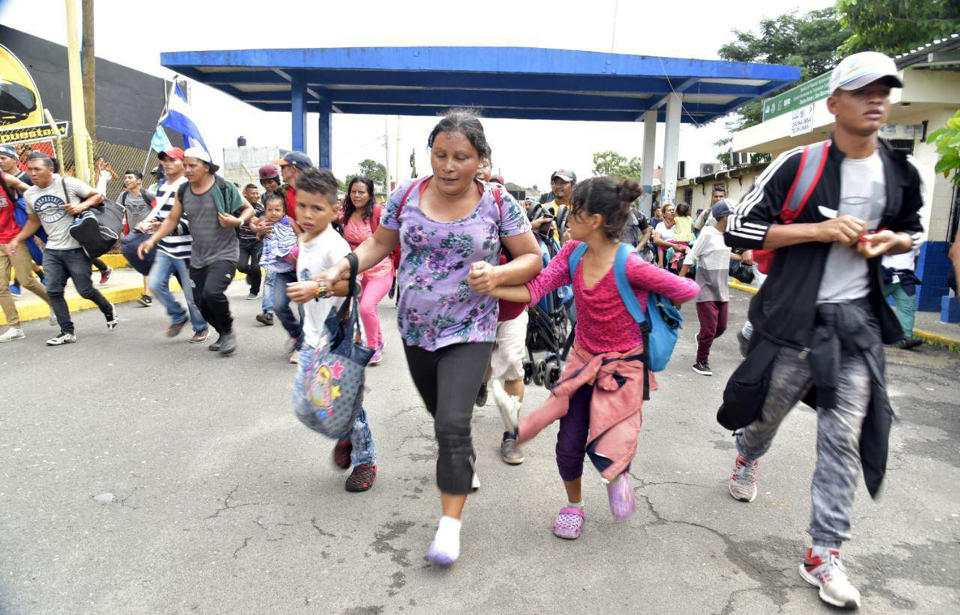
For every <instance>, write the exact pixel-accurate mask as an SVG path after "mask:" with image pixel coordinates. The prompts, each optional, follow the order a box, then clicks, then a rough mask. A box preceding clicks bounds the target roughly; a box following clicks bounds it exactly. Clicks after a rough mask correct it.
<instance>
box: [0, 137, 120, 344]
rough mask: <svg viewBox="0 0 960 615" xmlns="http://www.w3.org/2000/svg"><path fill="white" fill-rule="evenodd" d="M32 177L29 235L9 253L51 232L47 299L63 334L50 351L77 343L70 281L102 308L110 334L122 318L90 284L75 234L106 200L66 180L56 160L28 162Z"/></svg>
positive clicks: (40, 156) (36, 156) (39, 157)
mask: <svg viewBox="0 0 960 615" xmlns="http://www.w3.org/2000/svg"><path fill="white" fill-rule="evenodd" d="M27 172H28V173H29V174H30V179H31V180H33V186H31V187H30V189H29V190H27V191H26V192H25V193H24V195H23V199H24V202H25V204H26V206H27V214H28V219H27V223H26V224H25V225H24V227H23V230H21V231H20V233H19V234H18V235H17V236H16V237H14V238H13V240H12V241H11V242H10V244H9V245H8V246H7V252H14V253H15V252H16V251H17V247H18V246H19V244H20V242H21V241H23V240H24V239H27V238H29V237H31V236H33V234H34V233H36V232H37V229H39V228H40V226H41V225H42V226H43V230H44V231H46V233H47V243H46V246H45V247H44V250H43V265H44V270H45V272H46V287H47V295H48V296H49V297H50V306H51V307H52V308H53V312H54V313H55V314H56V315H57V323H58V324H59V325H60V334H59V335H57V336H55V337H53V338H51V339H49V340H47V346H61V345H63V344H73V343H75V342H76V341H77V336H76V335H75V332H74V327H73V321H72V320H70V308H69V307H68V306H67V301H66V299H65V298H64V289H65V288H66V286H67V279H68V278H69V279H70V280H73V285H74V287H75V288H76V289H77V292H78V293H79V294H80V296H81V297H83V298H84V299H89V300H90V301H93V302H94V303H95V304H97V307H98V308H100V311H101V312H103V316H104V318H106V320H107V329H109V330H113V329H116V327H117V324H118V321H117V313H116V309H115V308H114V306H113V304H112V303H110V302H109V301H107V299H106V297H104V296H103V295H102V294H101V293H100V291H99V290H97V289H96V288H94V287H93V281H92V280H91V279H90V258H89V257H88V256H87V254H86V252H84V250H83V248H81V247H80V243H79V242H77V240H76V239H74V238H73V237H72V236H71V235H70V227H71V226H72V225H73V220H74V216H76V215H78V214H81V213H83V212H84V211H86V210H87V209H90V208H91V207H93V206H95V205H98V204H99V203H101V202H103V195H102V194H100V193H98V192H97V191H96V190H94V189H93V188H91V187H90V186H88V185H86V184H84V183H83V182H81V181H80V180H78V179H74V178H72V177H60V176H59V175H56V174H54V172H53V160H52V159H51V158H50V157H49V156H47V155H46V154H44V153H42V152H34V153H32V154H30V156H29V157H28V158H27Z"/></svg>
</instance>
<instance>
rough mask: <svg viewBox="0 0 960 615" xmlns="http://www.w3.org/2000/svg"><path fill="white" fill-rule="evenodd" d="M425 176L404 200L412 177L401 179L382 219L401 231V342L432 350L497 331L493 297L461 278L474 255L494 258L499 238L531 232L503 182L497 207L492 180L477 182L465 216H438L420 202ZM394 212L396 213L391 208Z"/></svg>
mask: <svg viewBox="0 0 960 615" xmlns="http://www.w3.org/2000/svg"><path fill="white" fill-rule="evenodd" d="M429 179H430V178H429V177H428V178H426V179H425V180H413V181H416V182H419V184H418V185H417V186H416V187H415V188H414V189H413V190H409V192H410V194H409V195H408V196H407V200H406V203H404V204H403V208H402V209H401V208H400V201H401V200H402V199H403V196H404V194H406V193H407V192H408V189H409V188H410V186H411V184H412V183H413V182H409V181H408V182H404V183H403V184H401V185H400V186H399V187H398V188H397V189H396V190H394V192H393V194H391V195H390V198H389V199H388V200H387V204H386V206H385V207H384V208H383V217H382V219H381V221H380V224H382V225H383V226H384V227H386V228H388V229H391V230H395V231H399V232H400V245H401V248H400V253H401V259H400V267H399V268H398V269H397V288H399V289H401V292H400V303H399V305H398V308H397V324H398V325H399V327H400V334H401V335H402V336H403V340H404V342H405V343H406V344H407V345H409V346H419V347H420V348H423V349H425V350H437V349H438V348H443V347H445V346H450V345H453V344H461V343H465V342H493V341H495V339H496V337H497V315H498V307H497V300H496V299H495V298H494V297H490V296H488V295H480V294H477V293H475V292H473V291H472V290H470V286H469V285H468V284H467V276H468V275H469V273H470V266H471V265H472V264H473V263H474V262H477V261H486V262H488V263H490V264H491V265H494V266H496V265H498V264H499V258H500V238H501V237H513V236H516V235H522V234H523V233H526V232H529V231H530V221H529V220H527V215H526V213H524V211H523V208H521V207H520V205H519V204H518V203H517V202H516V201H515V200H514V199H513V197H512V196H510V194H509V193H508V192H507V191H506V190H504V189H503V188H499V190H500V194H501V204H502V205H501V206H498V205H497V201H496V199H495V198H494V193H493V186H491V185H490V184H486V183H482V182H481V183H478V184H477V186H478V187H479V189H480V190H482V193H480V195H479V196H480V201H479V202H478V203H477V206H476V208H475V209H474V210H473V211H472V212H471V213H470V214H468V215H467V216H466V217H464V218H460V219H459V220H453V221H451V222H440V221H438V220H434V219H432V218H429V217H427V216H426V214H424V213H423V211H421V209H420V197H421V195H422V194H423V190H424V189H425V188H426V186H427V182H428V181H429ZM398 210H400V218H399V220H398V219H397V211H398Z"/></svg>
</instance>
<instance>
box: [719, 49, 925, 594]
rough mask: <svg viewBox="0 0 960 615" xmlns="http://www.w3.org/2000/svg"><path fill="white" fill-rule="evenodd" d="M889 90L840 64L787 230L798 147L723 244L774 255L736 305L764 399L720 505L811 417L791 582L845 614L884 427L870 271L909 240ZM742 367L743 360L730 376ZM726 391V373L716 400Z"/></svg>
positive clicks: (780, 161)
mask: <svg viewBox="0 0 960 615" xmlns="http://www.w3.org/2000/svg"><path fill="white" fill-rule="evenodd" d="M891 87H903V84H902V82H901V81H900V78H899V75H898V71H897V68H896V66H895V65H894V63H893V61H892V60H891V59H890V58H888V57H886V56H884V55H882V54H880V53H876V52H864V53H858V54H855V55H852V56H850V57H847V58H844V59H843V60H842V61H841V62H840V64H839V65H838V66H837V67H836V68H835V69H834V71H833V74H832V75H831V79H830V92H831V95H830V97H829V98H828V99H827V107H828V109H829V110H830V113H832V114H833V115H834V116H835V118H836V126H835V132H834V135H833V137H832V141H831V143H830V144H829V146H828V148H827V150H826V161H825V163H824V166H823V169H822V175H821V176H820V179H819V181H817V182H816V183H815V184H814V187H813V192H812V193H811V196H810V198H809V199H808V200H807V201H806V204H805V206H804V207H803V209H802V211H801V212H800V213H799V215H798V217H797V218H796V219H795V220H794V221H793V223H791V224H784V223H783V222H782V217H781V210H782V208H783V206H784V203H785V202H786V201H787V200H788V198H789V196H790V193H791V191H792V190H793V187H794V183H795V178H796V177H797V171H798V169H799V168H800V165H801V157H802V156H803V151H804V148H802V147H798V148H795V149H793V150H790V151H788V152H785V153H784V154H782V155H781V156H780V157H779V158H777V159H776V160H775V161H774V162H773V163H772V164H771V165H770V166H769V167H768V168H767V169H766V170H765V171H764V173H763V174H762V175H761V176H760V177H759V178H758V180H757V183H756V185H755V186H754V187H753V188H752V189H751V190H750V191H749V192H748V193H747V194H746V195H745V196H744V197H743V199H742V200H741V201H740V203H739V205H738V206H737V207H736V208H735V209H734V212H733V214H732V215H731V216H730V221H729V223H728V226H727V230H726V233H725V241H726V242H727V244H728V245H730V246H731V247H734V248H743V249H754V250H756V249H768V250H775V251H776V252H775V254H774V260H773V265H772V268H771V270H770V275H769V277H768V278H767V280H766V283H765V284H764V285H763V287H762V288H761V289H760V292H759V293H758V295H757V296H756V297H755V298H754V299H753V301H752V302H751V305H750V321H751V322H752V323H753V327H754V334H753V336H752V337H751V340H750V353H751V355H752V354H753V353H760V354H761V355H763V354H764V353H766V354H767V356H769V358H770V360H769V361H768V364H769V365H771V366H772V367H771V368H769V369H768V371H767V377H766V378H765V379H762V380H760V382H763V383H764V386H765V389H766V390H765V391H763V390H761V391H760V395H761V396H763V395H765V397H763V404H762V408H760V411H759V416H755V417H754V420H753V422H751V423H750V424H748V425H747V426H746V427H744V428H743V429H742V430H741V431H740V432H739V433H738V434H737V449H738V453H739V454H738V456H737V460H736V465H735V466H734V472H733V476H732V478H731V480H730V484H729V489H730V494H731V495H732V496H733V497H734V498H736V499H738V500H742V501H746V502H750V501H753V499H754V498H755V497H756V494H757V487H756V471H757V464H758V462H757V460H758V459H759V458H760V456H762V455H763V454H764V453H765V452H766V451H767V450H768V448H769V447H770V444H771V442H772V440H773V437H774V436H775V435H776V432H777V429H778V427H779V426H780V423H781V421H782V420H783V418H784V417H785V416H786V415H787V413H788V412H789V411H790V409H791V408H792V407H793V406H794V405H795V404H796V403H797V402H798V401H800V400H801V399H804V400H805V401H807V403H809V404H811V405H812V406H814V407H815V408H816V409H817V465H816V470H815V472H814V475H813V484H812V489H811V499H812V512H811V519H810V527H809V529H808V530H807V531H808V533H809V534H810V535H811V537H812V541H813V548H812V549H808V550H807V553H806V558H805V561H804V562H803V564H801V566H800V574H801V576H802V577H803V578H804V579H805V580H807V581H808V582H810V583H811V584H813V585H815V586H817V587H819V588H820V598H821V599H822V600H824V601H825V602H827V603H829V604H833V605H835V606H841V607H848V608H850V607H858V606H859V605H860V593H859V591H858V590H857V588H856V587H854V586H853V585H852V584H851V583H850V581H849V580H848V578H847V576H846V573H845V570H844V567H843V563H842V559H841V557H840V551H839V549H840V545H841V544H842V543H843V542H844V541H846V540H849V539H850V513H851V509H852V507H853V499H854V491H855V489H856V483H857V480H858V478H859V473H860V467H861V463H862V467H863V471H864V480H865V482H866V484H867V488H868V489H869V491H870V494H871V495H872V496H876V493H877V491H878V489H879V487H880V484H881V482H882V480H883V475H884V472H885V468H886V457H887V437H888V435H889V429H890V423H891V421H892V418H893V412H892V410H891V408H890V404H889V400H888V399H887V394H886V384H885V381H884V356H883V344H884V343H887V344H890V343H894V342H897V341H899V340H900V338H901V336H902V331H901V330H900V327H899V325H898V323H897V320H896V318H895V316H894V314H893V312H892V311H891V310H890V307H889V306H888V305H887V303H886V301H885V300H884V297H883V290H882V288H883V286H882V272H881V266H880V261H881V257H882V256H883V255H884V254H897V253H902V252H907V251H909V250H911V249H912V248H913V247H914V246H915V245H917V244H919V242H920V241H921V240H922V237H923V227H922V226H921V222H920V214H919V212H920V208H921V205H922V202H921V194H920V178H919V174H918V173H917V170H916V169H915V168H914V167H913V165H912V164H911V163H910V162H909V161H908V160H907V159H906V156H905V155H904V154H903V153H901V152H897V151H894V150H893V149H891V148H890V147H888V146H887V145H886V144H885V143H884V142H882V141H880V140H879V138H878V130H879V129H880V127H881V126H883V124H884V123H885V122H886V118H887V115H888V113H889V111H890V99H889V95H890V89H891ZM821 151H823V150H822V149H821ZM804 168H805V169H808V166H805V167H804ZM808 170H809V169H808ZM758 356H759V355H758ZM749 363H751V361H750V357H749V356H748V358H747V361H746V362H745V363H744V365H742V366H741V369H738V372H741V371H742V368H744V367H745V366H747V364H749ZM754 363H757V362H756V361H755V362H754ZM737 378H738V374H737V373H735V374H734V376H733V377H732V378H731V383H730V384H728V391H730V390H731V386H732V385H734V384H735V383H734V381H735V380H736V379H737ZM814 398H815V401H814ZM726 401H727V400H726V399H725V405H727V404H726ZM738 401H740V400H738ZM742 401H743V402H744V404H747V405H749V404H748V402H747V400H742ZM722 411H723V410H721V412H722Z"/></svg>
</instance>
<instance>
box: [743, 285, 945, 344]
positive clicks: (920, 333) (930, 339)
mask: <svg viewBox="0 0 960 615" xmlns="http://www.w3.org/2000/svg"><path fill="white" fill-rule="evenodd" d="M727 285H728V286H729V287H730V288H733V289H736V290H740V291H743V292H745V293H750V294H751V295H755V294H757V292H759V289H757V288H754V287H753V286H747V285H746V284H743V283H741V282H738V281H736V280H729V281H728V282H727ZM913 334H914V336H916V337H919V338H920V339H922V340H923V341H925V342H927V343H929V344H935V345H937V346H945V347H946V348H949V349H950V350H960V339H956V338H952V337H946V336H943V335H938V334H936V333H930V332H929V331H924V330H923V329H914V330H913Z"/></svg>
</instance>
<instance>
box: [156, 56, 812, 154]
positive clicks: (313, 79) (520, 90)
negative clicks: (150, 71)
mask: <svg viewBox="0 0 960 615" xmlns="http://www.w3.org/2000/svg"><path fill="white" fill-rule="evenodd" d="M160 62H161V64H163V66H165V67H167V68H169V69H171V70H173V71H176V72H178V73H180V74H182V75H185V76H187V77H190V78H192V79H195V80H196V81H199V82H200V83H204V84H206V85H209V86H211V87H214V88H216V89H218V90H221V91H223V92H226V93H227V94H230V95H231V96H233V97H235V98H237V99H239V100H242V101H244V102H247V103H249V104H251V105H253V106H254V107H257V108H258V109H262V110H264V111H290V112H292V113H293V114H294V116H295V120H294V147H296V146H297V143H298V136H299V137H300V139H299V142H300V143H301V144H302V137H303V135H302V134H301V135H297V132H298V130H297V123H298V121H299V122H300V123H301V124H302V116H303V114H304V113H305V112H316V113H320V115H321V139H322V138H323V136H324V133H325V132H326V133H327V136H329V130H326V131H325V130H324V122H325V121H326V122H327V125H329V117H328V116H329V113H331V112H332V113H358V114H378V115H437V114H438V113H440V112H442V111H443V110H444V109H446V108H449V107H472V108H477V109H480V110H482V112H483V115H484V116H485V117H494V118H517V119H552V120H582V121H614V122H632V121H636V120H638V119H640V118H641V117H642V115H643V113H644V112H645V111H650V110H654V109H656V110H658V117H659V119H660V121H663V119H664V118H665V114H666V109H665V107H666V100H667V95H668V94H670V93H671V92H677V93H681V94H682V96H683V109H682V112H681V121H683V122H694V123H697V124H701V123H704V122H709V121H710V120H713V119H716V118H717V117H720V116H722V115H724V114H726V113H728V112H730V111H732V110H734V109H736V108H737V107H739V106H740V105H743V104H744V103H746V102H748V101H750V100H753V99H756V98H760V97H762V96H765V95H767V94H769V93H770V92H773V91H775V90H778V89H780V88H781V87H783V86H784V85H787V84H790V83H793V82H794V81H796V80H797V79H799V77H800V70H799V69H798V68H795V67H792V66H781V65H776V64H753V63H746V62H721V61H716V60H694V59H686V58H661V57H655V56H638V55H626V54H619V53H598V52H591V51H570V50H563V49H534V48H524V47H344V48H325V49H247V50H235V51H182V52H168V53H162V54H160ZM321 148H322V149H326V148H324V144H323V143H322V142H321ZM323 158H324V156H323V154H321V162H322V161H323Z"/></svg>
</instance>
